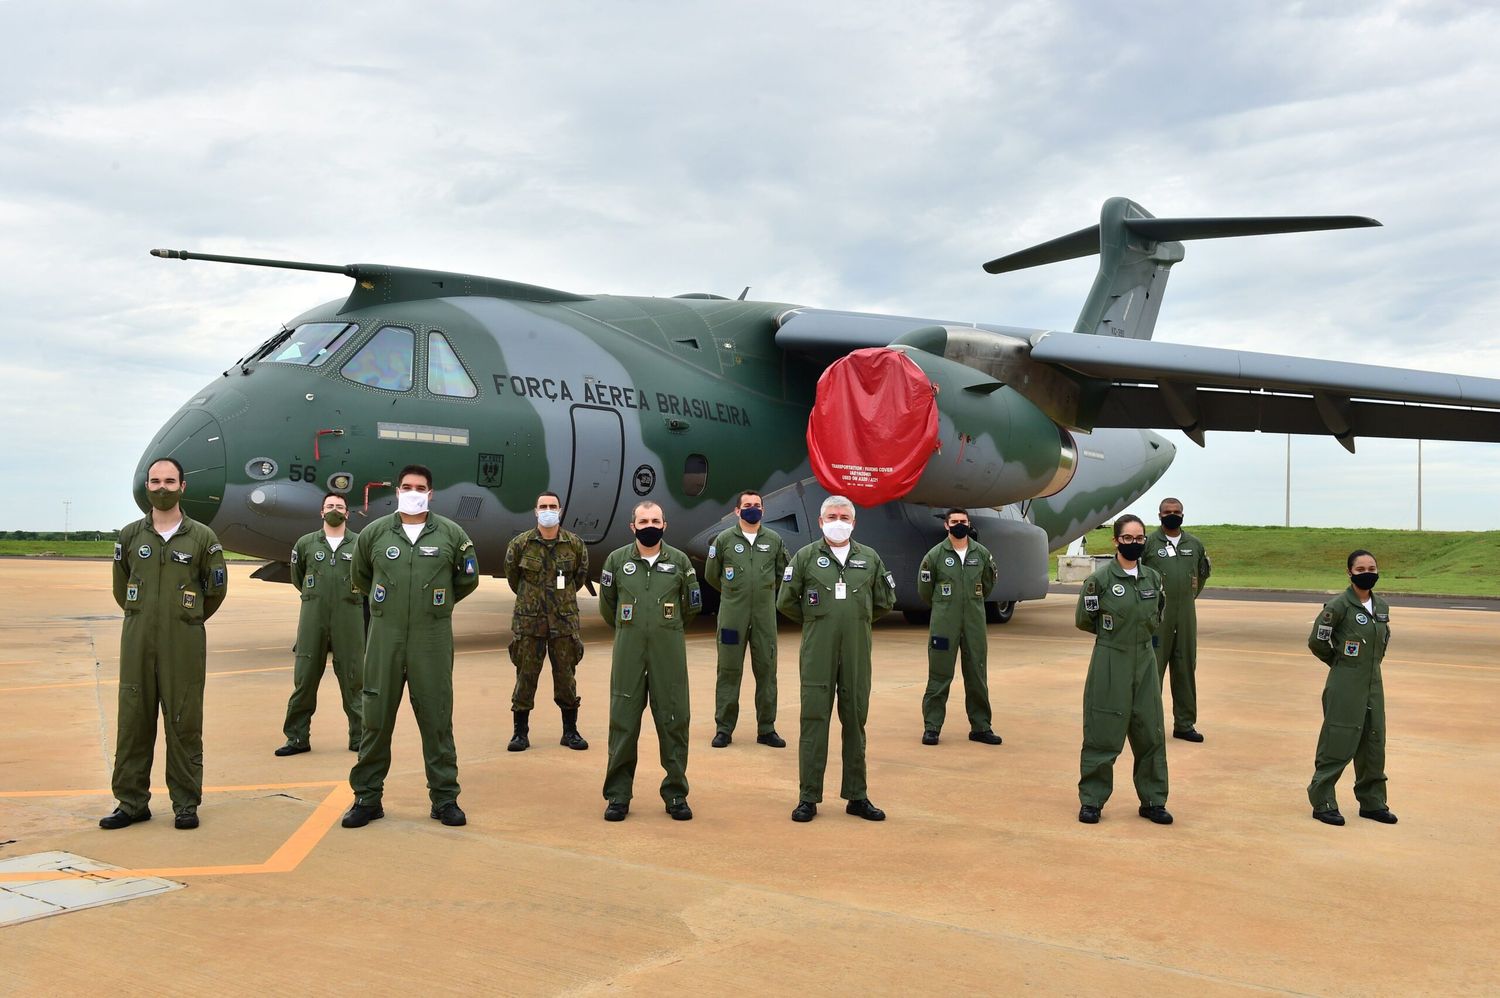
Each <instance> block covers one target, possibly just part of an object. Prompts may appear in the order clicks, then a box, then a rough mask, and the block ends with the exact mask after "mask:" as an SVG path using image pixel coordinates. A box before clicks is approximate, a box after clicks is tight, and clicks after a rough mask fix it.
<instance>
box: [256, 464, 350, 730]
mask: <svg viewBox="0 0 1500 998" xmlns="http://www.w3.org/2000/svg"><path fill="white" fill-rule="evenodd" d="M322 515H323V524H324V526H323V527H322V529H320V530H314V531H313V532H312V533H309V534H304V535H303V536H302V538H301V539H300V540H298V541H297V543H296V545H295V546H294V547H293V548H292V561H291V580H290V581H291V583H292V585H294V586H296V587H297V590H298V592H300V593H301V594H302V609H301V612H300V613H299V615H298V617H297V656H296V662H295V665H294V667H293V670H292V696H291V699H289V700H288V701H287V704H286V723H285V724H284V725H283V726H282V733H283V734H285V735H286V744H285V745H283V746H281V747H280V748H279V749H277V750H276V754H277V755H279V756H288V755H299V754H300V753H303V752H310V751H312V743H311V741H310V730H311V727H312V716H313V712H314V711H315V710H317V708H318V686H319V684H320V683H322V681H323V666H324V665H325V664H326V662H327V661H328V653H329V652H330V651H332V652H333V674H334V676H335V677H336V678H337V679H338V684H339V692H340V693H341V694H342V695H343V701H344V716H345V717H346V718H347V719H348V721H349V751H351V752H358V751H359V739H360V736H361V734H362V733H363V722H362V721H361V720H360V711H361V709H362V707H361V704H360V692H359V691H360V687H361V685H362V683H363V680H364V671H365V612H364V600H363V599H362V598H361V597H360V594H359V593H357V592H355V591H354V584H353V582H352V581H351V579H350V566H351V565H352V564H353V563H354V539H355V538H356V537H358V536H359V535H358V534H357V533H355V532H354V531H352V530H349V529H347V528H346V527H345V521H346V520H347V519H348V517H349V502H348V500H346V499H345V498H344V497H343V496H341V495H339V494H338V493H337V492H330V493H328V494H327V495H325V496H324V497H323V511H322Z"/></svg>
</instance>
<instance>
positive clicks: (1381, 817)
mask: <svg viewBox="0 0 1500 998" xmlns="http://www.w3.org/2000/svg"><path fill="white" fill-rule="evenodd" d="M1359 816H1360V817H1361V818H1369V819H1370V820H1371V821H1378V822H1380V823H1381V824H1382V825H1394V824H1395V823H1396V816H1395V815H1394V814H1392V813H1391V810H1390V808H1387V807H1383V808H1381V809H1380V810H1379V811H1366V810H1365V809H1364V808H1360V809H1359Z"/></svg>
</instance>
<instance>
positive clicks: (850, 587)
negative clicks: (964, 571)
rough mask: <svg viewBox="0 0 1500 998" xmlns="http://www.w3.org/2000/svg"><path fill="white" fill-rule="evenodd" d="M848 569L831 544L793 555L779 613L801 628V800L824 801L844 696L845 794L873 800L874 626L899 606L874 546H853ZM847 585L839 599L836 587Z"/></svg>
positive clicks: (842, 794) (811, 546)
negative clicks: (869, 781)
mask: <svg viewBox="0 0 1500 998" xmlns="http://www.w3.org/2000/svg"><path fill="white" fill-rule="evenodd" d="M848 551H849V557H848V560H847V561H846V562H845V563H844V564H842V565H841V564H839V560H838V559H837V558H835V557H834V556H833V551H832V549H831V548H829V546H828V544H827V542H826V541H814V542H813V543H811V544H809V545H807V546H806V547H804V548H802V549H801V550H800V551H798V552H797V553H796V554H795V555H793V556H792V560H791V563H790V564H788V565H787V567H786V570H785V571H784V572H783V573H782V582H781V593H780V595H779V596H778V597H777V600H776V609H778V610H780V611H781V612H782V613H783V614H784V615H785V616H786V617H787V618H788V619H790V620H794V621H796V622H797V623H799V624H801V625H802V649H801V654H800V655H799V664H800V666H801V672H802V737H801V740H800V743H799V744H798V746H797V773H798V783H799V787H798V790H799V794H800V799H801V800H805V801H811V802H812V803H814V804H817V803H820V802H821V801H822V800H823V771H824V770H825V769H827V768H828V723H829V719H830V718H831V717H832V715H833V699H834V693H835V691H837V693H838V711H839V728H840V733H841V734H842V736H843V737H842V742H843V758H844V773H843V781H842V786H841V789H840V790H839V796H840V797H842V798H844V799H845V800H867V799H868V798H869V796H870V795H869V790H868V787H867V786H866V778H865V721H866V720H868V719H869V716H870V645H871V625H872V624H873V623H874V621H875V618H876V617H879V616H880V615H881V614H883V613H885V612H886V611H887V610H889V609H890V608H891V607H892V606H894V605H895V604H896V580H895V579H893V578H892V577H891V573H890V572H888V571H886V569H885V562H883V561H881V560H880V555H879V554H878V553H876V551H875V549H874V548H869V547H865V546H864V545H862V544H859V543H857V542H855V541H852V540H851V541H850V542H849V547H848ZM840 584H842V585H843V586H844V587H845V598H844V599H838V598H837V596H838V589H837V587H838V586H839V585H840Z"/></svg>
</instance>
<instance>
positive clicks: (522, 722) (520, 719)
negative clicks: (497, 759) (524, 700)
mask: <svg viewBox="0 0 1500 998" xmlns="http://www.w3.org/2000/svg"><path fill="white" fill-rule="evenodd" d="M511 713H512V714H514V715H515V718H516V733H515V734H514V735H511V737H510V744H509V745H507V746H505V751H507V752H525V751H526V750H527V749H529V748H531V739H530V738H528V737H526V736H527V735H529V734H530V733H531V711H529V710H513V711H511Z"/></svg>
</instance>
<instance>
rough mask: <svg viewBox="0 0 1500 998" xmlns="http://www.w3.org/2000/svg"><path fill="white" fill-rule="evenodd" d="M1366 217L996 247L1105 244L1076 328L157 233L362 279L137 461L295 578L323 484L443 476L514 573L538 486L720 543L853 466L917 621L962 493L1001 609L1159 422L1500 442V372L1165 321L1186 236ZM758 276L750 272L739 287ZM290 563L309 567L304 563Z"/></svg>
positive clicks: (1142, 488) (1096, 508) (237, 544)
mask: <svg viewBox="0 0 1500 998" xmlns="http://www.w3.org/2000/svg"><path fill="white" fill-rule="evenodd" d="M1379 224H1380V223H1378V222H1376V221H1374V220H1373V219H1368V218H1361V217H1356V216H1298V217H1282V218H1155V217H1153V216H1152V215H1150V214H1149V213H1148V212H1146V211H1145V209H1143V208H1142V207H1141V206H1140V205H1138V204H1136V203H1134V202H1133V201H1129V200H1127V199H1125V198H1112V199H1110V200H1109V201H1106V202H1105V203H1104V206H1103V209H1102V211H1101V214H1100V219H1099V224H1097V225H1093V226H1090V227H1088V228H1086V229H1081V230H1079V231H1077V232H1074V233H1071V234H1069V235H1066V236H1062V237H1060V238H1058V239H1054V240H1051V241H1050V242H1046V243H1042V244H1040V245H1037V246H1033V247H1031V248H1029V249H1025V250H1022V251H1020V252H1017V253H1013V254H1010V255H1008V256H1003V257H1000V258H999V259H997V260H992V261H991V262H989V263H987V264H985V265H984V266H985V269H986V270H987V271H989V272H990V273H1002V272H1006V271H1012V270H1019V269H1022V268H1026V267H1033V266H1037V265H1040V264H1045V263H1052V262H1056V261H1060V260H1069V259H1073V258H1077V257H1082V256H1088V255H1092V254H1098V255H1099V270H1098V274H1097V276H1096V278H1095V280H1094V284H1093V287H1092V289H1091V290H1090V291H1089V294H1088V296H1087V298H1086V300H1085V302H1084V306H1083V312H1082V314H1081V315H1080V316H1079V318H1078V321H1077V323H1076V324H1075V325H1074V327H1073V329H1072V331H1071V332H1052V331H1045V330H1034V329H1018V328H1013V327H1009V326H1000V325H990V324H986V323H973V322H952V321H941V320H933V319H923V318H912V317H905V316H890V315H872V314H862V313H857V312H843V311H833V310H828V309H819V308H805V307H801V306H798V305H793V304H785V303H776V302H755V301H744V300H729V299H726V298H723V297H721V296H718V295H711V294H690V295H681V296H679V297H675V298H649V297H642V298H637V297H621V296H615V295H584V294H573V293H570V292H566V291H556V290H552V289H549V288H542V287H533V286H530V285H526V284H518V283H515V282H512V281H507V280H499V279H494V278H488V277H475V276H469V275H466V274H453V273H443V272H439V271H430V270H414V269H407V268H403V267H391V266H383V265H375V264H351V265H348V266H338V265H327V264H310V263H295V262H289V261H281V260H261V259H248V258H241V257H227V256H216V255H210V254H202V253H191V252H187V251H181V250H152V251H151V252H152V253H153V254H154V255H156V256H159V257H167V258H174V259H181V260H212V261H219V262H225V263H238V264H250V265H255V266H265V267H281V268H287V269H293V270H309V271H317V272H322V273H330V274H341V275H343V276H345V277H348V278H352V279H353V281H354V287H353V290H352V291H351V292H350V294H349V296H348V298H347V299H344V300H336V301H332V302H329V303H327V304H324V305H320V306H318V307H316V308H313V309H310V310H309V311H307V312H305V313H303V314H302V315H300V316H298V317H296V318H295V319H293V320H291V321H290V322H289V323H287V324H286V325H285V326H283V327H281V328H279V329H278V330H277V331H276V332H275V334H274V335H272V336H271V337H270V338H268V339H267V340H266V341H265V342H263V343H261V344H260V345H259V346H258V347H256V348H255V349H254V350H252V351H250V352H249V353H248V354H246V355H245V356H244V357H243V358H242V359H240V360H239V361H236V362H235V363H234V364H233V365H232V366H230V368H229V369H228V370H226V371H224V372H223V374H222V375H221V376H219V377H217V378H215V379H214V380H213V381H211V382H210V383H209V384H208V385H206V386H205V387H204V388H203V389H202V390H201V391H199V392H198V393H196V394H195V395H194V396H193V397H192V398H191V399H189V400H188V401H187V402H186V404H184V405H183V406H182V408H181V409H179V410H178V411H177V412H176V413H175V414H173V416H172V417H171V418H170V419H169V420H168V421H167V423H166V425H165V426H163V427H162V429H161V431H160V432H159V433H158V434H157V435H156V437H155V439H153V440H152V441H151V443H150V445H149V446H148V447H147V448H146V450H145V453H144V454H143V455H142V458H141V465H140V467H139V468H138V470H137V474H136V478H135V484H136V499H137V502H138V503H139V505H140V506H141V508H142V509H143V510H144V509H146V508H148V507H147V505H146V502H145V495H144V486H143V484H142V482H143V480H144V478H145V474H144V472H145V468H146V462H147V461H149V460H150V459H151V458H153V457H159V456H162V455H170V456H172V457H175V458H177V459H178V460H179V461H181V462H182V464H183V465H184V467H185V469H186V472H187V482H188V484H189V492H188V494H187V496H186V498H185V501H184V506H185V508H186V509H187V511H188V512H189V514H190V515H192V516H193V517H195V518H197V519H200V520H202V521H204V522H206V523H208V524H210V525H211V526H212V527H213V529H214V530H215V531H217V532H218V535H219V537H220V538H221V539H222V541H223V542H224V543H225V544H226V545H227V546H229V547H230V548H231V549H233V550H237V551H242V552H245V553H248V554H252V555H258V556H260V557H264V558H267V559H270V560H271V561H272V562H273V563H275V564H273V565H270V566H267V567H266V568H263V569H261V571H260V572H259V573H257V575H258V576H259V577H263V578H271V577H276V576H277V575H278V573H284V572H285V566H284V564H282V563H283V562H284V561H285V559H286V558H287V553H288V552H289V551H290V550H291V547H292V544H293V542H294V541H295V540H296V538H297V537H298V536H300V535H301V534H302V533H304V532H305V531H306V530H307V529H309V524H312V523H315V522H316V521H317V516H318V509H319V505H320V502H321V496H322V494H323V492H324V491H325V490H331V491H334V492H339V493H344V494H346V495H347V496H348V497H349V500H350V507H351V509H353V510H355V511H356V520H355V522H356V524H357V523H358V515H359V514H364V515H366V516H369V517H374V516H378V515H381V514H384V513H388V512H390V511H392V510H393V509H394V506H395V492H394V490H393V487H392V482H393V480H394V478H395V473H396V472H397V470H398V469H399V468H400V467H401V466H402V465H405V464H407V463H410V462H420V463H423V464H426V465H428V466H430V467H431V468H432V469H433V472H434V474H435V475H436V495H435V497H434V502H433V508H434V509H435V510H436V511H438V512H440V513H442V514H444V515H446V516H449V517H452V518H453V519H455V520H457V521H458V522H459V523H460V524H461V525H462V526H463V527H464V529H465V530H467V531H468V533H469V534H470V536H471V537H472V538H473V539H474V542H475V545H476V546H477V548H478V550H479V552H480V561H481V568H482V569H484V570H488V571H490V572H498V571H499V569H500V566H501V561H502V553H503V551H504V548H505V544H506V543H507V542H508V541H509V539H510V538H511V537H512V536H513V535H514V534H516V533H517V532H519V531H521V530H523V529H526V528H528V527H530V526H531V525H532V523H533V519H532V507H533V502H534V500H535V498H536V495H537V493H539V492H541V491H542V490H544V489H551V490H553V491H556V492H558V493H560V494H561V495H562V496H563V500H564V506H565V509H566V520H565V524H564V525H565V526H566V527H567V528H568V529H570V530H572V531H575V532H576V533H578V534H580V535H581V536H582V537H583V539H584V541H585V542H587V543H588V544H589V545H590V547H591V548H592V549H593V551H594V552H595V557H594V558H593V564H594V565H595V571H596V572H597V566H598V565H599V564H600V563H602V562H603V560H604V557H603V555H604V552H606V551H608V550H609V549H611V548H613V547H616V546H618V545H621V544H623V543H625V542H626V541H627V540H628V539H629V532H628V529H627V524H628V522H629V518H630V510H631V507H632V506H633V505H634V503H635V502H636V501H638V500H640V499H643V498H649V499H651V500H653V501H655V502H658V503H660V504H661V506H662V508H663V510H664V511H665V513H666V517H667V520H668V529H669V539H670V540H671V541H672V543H674V544H676V545H678V546H680V547H682V548H684V549H685V550H686V551H687V552H688V553H689V554H690V555H692V556H693V557H695V558H700V559H701V558H702V557H703V556H704V555H705V553H706V552H707V549H708V546H709V542H710V540H711V538H713V537H714V536H715V534H716V533H717V532H718V531H719V530H721V529H723V528H724V527H726V526H728V525H729V523H730V522H731V519H732V514H731V513H729V508H730V506H731V504H732V503H733V500H734V498H735V495H736V493H738V492H739V490H741V489H746V488H753V489H759V490H761V493H762V495H763V497H764V500H765V506H766V522H767V523H769V524H771V526H773V527H774V528H775V529H776V530H778V531H780V532H781V533H782V534H783V535H784V536H785V538H786V541H787V543H788V544H789V545H791V546H792V547H794V548H795V547H796V546H799V545H801V544H803V543H806V542H807V541H809V540H810V539H811V538H813V537H814V536H816V534H817V512H818V505H819V503H820V502H821V501H822V499H823V498H824V497H825V496H826V495H828V494H829V491H830V490H834V491H838V492H843V493H846V494H848V495H850V496H851V498H854V499H855V500H856V501H857V502H859V503H860V504H861V505H862V506H867V507H871V508H868V509H866V511H865V512H864V514H863V515H862V516H861V517H860V520H859V527H858V533H859V539H860V540H861V541H862V542H863V543H866V544H871V545H873V546H874V547H875V548H877V549H878V550H879V551H880V552H881V554H882V555H883V556H884V558H885V561H886V564H887V565H889V566H890V568H891V570H892V572H893V573H894V574H895V576H896V579H897V591H898V601H897V606H898V608H900V609H902V610H905V611H907V612H908V614H909V616H912V617H916V616H917V615H919V614H920V613H921V611H922V610H923V609H925V607H923V605H922V604H921V603H920V601H919V599H918V597H917V592H916V577H917V571H916V568H917V564H918V562H919V561H920V559H921V557H922V555H923V553H924V552H925V551H926V550H927V549H928V548H929V547H930V546H931V545H932V544H933V543H935V541H936V539H937V538H938V537H939V536H940V527H939V525H938V521H937V519H935V517H936V516H938V515H940V513H941V510H942V509H943V508H946V507H948V506H965V507H969V508H970V509H971V510H972V511H973V520H974V523H975V525H976V527H977V528H978V531H979V534H980V536H981V537H982V538H983V541H984V543H985V544H986V545H987V546H989V547H990V549H991V550H993V551H994V553H995V556H996V559H997V561H998V563H999V565H1000V566H1001V568H1002V571H1001V576H1000V579H999V580H998V581H997V582H996V583H995V587H994V589H993V590H992V591H991V592H990V594H989V602H988V608H989V610H990V616H991V619H992V620H1005V619H1008V618H1009V615H1010V613H1011V611H1012V610H1013V608H1014V604H1015V601H1017V600H1024V599H1035V598H1040V597H1042V596H1043V595H1045V593H1046V589H1047V552H1048V551H1049V550H1051V549H1055V548H1057V547H1059V546H1061V545H1063V544H1066V543H1068V542H1069V541H1071V540H1073V539H1074V538H1076V537H1079V536H1080V535H1082V534H1084V533H1085V532H1087V531H1088V530H1090V529H1092V528H1093V527H1095V526H1096V525H1098V524H1100V523H1102V522H1104V521H1106V520H1107V519H1109V518H1110V517H1111V516H1113V515H1114V514H1116V513H1118V512H1119V511H1121V510H1122V509H1124V508H1125V507H1126V506H1127V505H1129V504H1130V503H1131V502H1133V501H1134V500H1135V499H1137V498H1138V497H1140V496H1141V495H1142V494H1143V493H1145V492H1146V490H1147V489H1149V488H1150V487H1151V486H1152V484H1154V483H1155V482H1156V481H1157V480H1158V479H1159V478H1161V476H1162V475H1163V474H1164V473H1165V472H1166V470H1167V468H1168V466H1169V465H1170V464H1171V463H1172V459H1173V457H1174V455H1175V453H1176V449H1175V447H1174V446H1173V445H1172V444H1171V443H1169V442H1168V441H1167V440H1166V439H1164V438H1163V437H1161V436H1159V435H1158V434H1156V433H1154V432H1152V429H1153V428H1155V429H1180V430H1182V431H1183V432H1184V433H1185V434H1186V435H1187V436H1188V437H1189V438H1190V439H1192V440H1194V441H1195V442H1196V443H1198V444H1200V445H1201V444H1203V442H1204V434H1205V433H1206V432H1207V431H1209V430H1235V431H1251V430H1261V431H1266V432H1274V433H1316V434H1325V433H1326V434H1330V435H1332V436H1334V437H1335V438H1337V439H1338V440H1339V442H1340V443H1342V444H1343V445H1344V446H1345V447H1347V448H1349V449H1350V450H1351V451H1352V450H1353V449H1354V441H1355V439H1356V438H1357V437H1359V436H1372V437H1405V438H1414V439H1415V438H1424V439H1445V440H1476V441H1496V440H1500V381H1496V380H1489V379H1480V378H1471V377H1465V376H1460V375H1448V374H1436V373H1427V372H1420V371H1409V370H1403V369H1394V368H1385V367H1375V366H1370V365H1364V364H1352V363H1339V362H1331V361H1319V360H1308V359H1299V358H1292V357H1284V356H1278V355H1270V354H1257V353H1247V352H1244V351H1237V350H1223V349H1214V348H1209V347H1200V346H1179V345H1172V344H1165V343H1154V342H1152V341H1151V333H1152V330H1153V328H1154V326H1155V323H1156V319H1157V314H1158V312H1159V310H1160V308H1161V301H1162V292H1163V290H1164V288H1165V286H1166V282H1167V276H1168V272H1169V271H1170V269H1171V267H1172V265H1173V264H1175V263H1177V262H1179V261H1181V260H1182V258H1183V247H1182V240H1188V239H1212V238H1219V237H1225V236H1244V235H1258V234H1267V233H1279V232H1297V231H1310V230H1317V229H1335V228H1351V227H1359V226H1373V225H1379ZM741 298H742V299H743V298H744V295H741ZM283 577H284V576H283Z"/></svg>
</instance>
